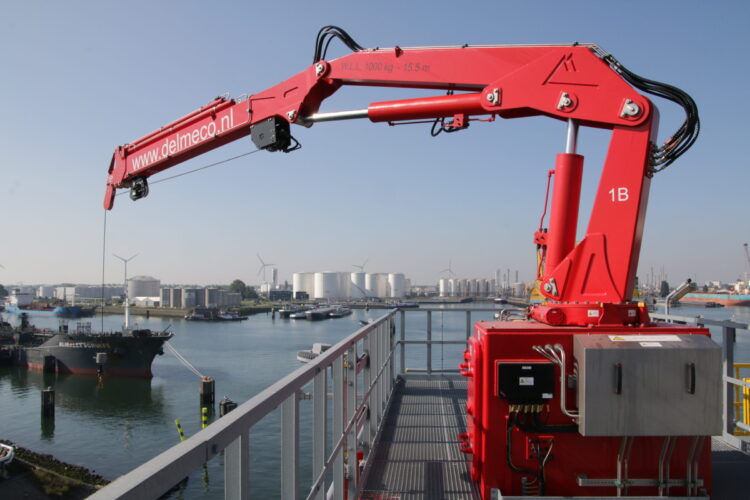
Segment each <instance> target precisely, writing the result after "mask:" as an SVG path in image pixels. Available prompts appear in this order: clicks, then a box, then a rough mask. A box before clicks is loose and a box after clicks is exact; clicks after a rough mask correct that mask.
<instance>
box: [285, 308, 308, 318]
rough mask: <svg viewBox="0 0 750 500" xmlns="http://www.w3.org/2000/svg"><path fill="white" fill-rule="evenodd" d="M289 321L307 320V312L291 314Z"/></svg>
mask: <svg viewBox="0 0 750 500" xmlns="http://www.w3.org/2000/svg"><path fill="white" fill-rule="evenodd" d="M289 319H307V310H304V311H299V312H295V313H291V314H289Z"/></svg>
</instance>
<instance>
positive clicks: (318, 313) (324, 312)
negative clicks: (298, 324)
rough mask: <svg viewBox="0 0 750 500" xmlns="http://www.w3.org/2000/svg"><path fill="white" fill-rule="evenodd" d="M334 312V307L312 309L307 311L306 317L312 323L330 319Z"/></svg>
mask: <svg viewBox="0 0 750 500" xmlns="http://www.w3.org/2000/svg"><path fill="white" fill-rule="evenodd" d="M333 310H334V308H333V307H318V308H317V309H310V310H309V311H306V312H305V317H306V318H307V319H308V320H310V321H318V320H321V319H328V318H330V317H331V316H330V314H331V312H332V311H333Z"/></svg>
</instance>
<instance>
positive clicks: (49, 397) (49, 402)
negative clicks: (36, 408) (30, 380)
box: [42, 387, 55, 418]
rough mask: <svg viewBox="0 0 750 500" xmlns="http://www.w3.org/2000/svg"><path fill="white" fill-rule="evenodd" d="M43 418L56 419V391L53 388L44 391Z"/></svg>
mask: <svg viewBox="0 0 750 500" xmlns="http://www.w3.org/2000/svg"><path fill="white" fill-rule="evenodd" d="M42 417H50V418H55V390H54V389H53V388H52V387H47V388H46V389H43V390H42Z"/></svg>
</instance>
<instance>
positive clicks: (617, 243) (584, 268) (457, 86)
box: [104, 46, 657, 325]
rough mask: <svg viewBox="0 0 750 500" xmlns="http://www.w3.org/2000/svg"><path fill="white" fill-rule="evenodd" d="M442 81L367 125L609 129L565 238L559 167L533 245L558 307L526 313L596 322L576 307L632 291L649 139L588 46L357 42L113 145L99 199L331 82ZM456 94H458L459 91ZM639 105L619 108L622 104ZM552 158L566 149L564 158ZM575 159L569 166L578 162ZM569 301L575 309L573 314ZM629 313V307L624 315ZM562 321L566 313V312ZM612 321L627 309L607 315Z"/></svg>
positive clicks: (312, 109) (318, 97) (294, 109)
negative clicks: (548, 120) (523, 121)
mask: <svg viewBox="0 0 750 500" xmlns="http://www.w3.org/2000/svg"><path fill="white" fill-rule="evenodd" d="M347 85H356V86H375V87H377V86H383V87H404V88H422V89H441V90H448V91H451V93H452V92H459V93H458V94H455V95H446V96H438V97H435V96H428V97H422V98H416V99H405V100H398V101H388V102H377V103H372V104H370V105H369V107H368V117H369V118H370V120H372V121H374V122H380V121H388V122H397V121H407V120H415V119H431V118H440V117H450V116H457V117H458V118H459V120H458V121H459V122H460V123H465V122H466V120H469V119H470V118H471V117H476V116H481V115H489V116H495V115H496V116H500V117H503V118H519V117H525V116H534V115H545V116H549V117H552V118H556V119H560V120H568V119H574V120H577V121H578V122H579V123H580V124H581V125H584V126H592V127H599V128H607V129H612V131H613V133H612V140H611V143H610V149H609V154H608V155H607V159H606V162H605V165H604V170H603V173H602V180H601V183H600V186H599V191H598V194H597V197H596V202H595V205H594V209H593V211H592V216H591V220H590V223H589V227H588V230H587V233H586V235H585V236H584V238H583V240H582V241H581V243H580V244H578V245H576V246H575V247H574V239H575V227H576V220H575V219H577V213H578V196H577V195H575V196H569V195H571V194H575V193H577V192H578V189H580V188H579V187H576V185H580V181H579V179H578V178H579V173H578V170H579V168H580V167H578V166H576V167H575V168H573V169H572V170H571V172H574V174H573V175H572V177H571V178H570V182H568V181H565V180H563V179H564V178H565V177H566V174H565V173H564V172H565V171H567V170H569V168H568V167H566V165H568V163H571V161H572V160H561V163H560V165H559V166H558V170H559V172H558V176H557V177H558V179H557V180H556V182H555V185H556V191H560V189H561V188H560V186H563V187H564V186H567V187H566V188H565V190H564V191H565V192H563V193H562V194H556V195H555V197H554V200H555V201H553V208H552V211H551V214H550V218H551V221H552V227H551V231H550V234H549V235H547V240H546V241H544V242H543V243H544V245H545V246H546V247H547V265H546V266H545V267H544V272H543V276H544V281H543V283H542V285H543V287H544V286H545V285H546V288H547V289H548V290H543V291H542V293H543V294H544V295H545V296H547V297H548V298H549V299H551V300H553V301H555V302H558V303H561V304H563V305H565V313H564V314H559V313H558V312H550V311H546V312H542V311H533V310H532V311H531V314H532V316H533V317H535V318H537V319H539V320H541V321H552V322H553V323H556V322H558V321H561V323H560V324H571V325H575V324H601V322H602V318H601V317H600V318H599V319H597V320H591V319H589V317H588V316H586V315H585V314H584V310H585V309H588V306H587V305H584V306H577V305H575V304H576V303H578V304H581V303H586V302H590V303H605V304H619V303H624V302H628V301H629V300H630V299H631V297H632V292H633V285H634V280H635V270H636V267H637V264H638V254H639V252H640V244H641V235H642V231H643V223H644V218H645V207H646V196H647V194H648V178H647V175H646V173H647V172H646V168H647V156H648V152H649V144H650V140H651V137H652V135H653V133H655V127H656V120H655V117H656V116H657V113H656V110H655V109H652V107H651V104H650V102H649V101H648V99H646V98H645V97H643V96H641V95H639V94H638V93H637V92H636V91H634V90H633V89H632V88H631V87H630V86H629V85H628V84H627V83H626V82H625V81H624V80H623V79H622V78H621V77H620V76H619V75H618V74H617V73H616V72H615V71H613V70H612V68H610V66H609V65H608V64H607V63H606V62H605V61H603V60H602V59H601V58H600V57H599V56H598V55H597V54H595V53H594V52H593V50H592V49H591V48H589V47H585V46H570V47H565V46H548V47H544V46H534V47H461V48H458V47H453V48H411V49H402V48H399V47H395V48H392V49H375V50H363V51H359V52H355V53H352V54H350V55H347V56H344V57H341V58H339V59H335V60H333V61H330V62H327V61H320V62H319V63H316V64H314V65H312V66H310V67H309V68H307V69H305V70H304V71H302V72H300V73H298V74H297V75H294V76H292V77H291V78H289V79H288V80H286V81H284V82H282V83H280V84H278V85H275V86H274V87H271V88H269V89H267V90H265V91H262V92H260V93H257V94H254V95H252V96H251V97H249V98H248V99H246V100H244V101H239V102H238V101H234V100H231V99H224V98H217V99H215V100H214V101H212V102H211V103H209V104H208V105H206V106H204V107H202V108H200V109H198V110H196V111H194V112H192V113H190V114H189V115H187V116H185V117H183V118H181V119H179V120H176V121H174V122H172V123H170V124H168V125H166V126H165V127H162V128H161V129H159V130H157V131H155V132H153V133H151V134H149V135H147V136H145V137H143V138H142V139H139V140H137V141H134V142H132V143H130V144H126V145H124V146H120V147H118V148H117V149H116V151H115V153H114V155H113V157H112V161H111V163H110V168H109V177H108V179H107V191H106V194H105V200H104V206H105V208H106V209H111V208H112V206H113V203H114V195H115V190H116V189H117V188H122V187H129V186H131V184H132V183H133V181H134V180H137V179H139V178H147V177H149V176H151V175H153V174H155V173H158V172H160V171H163V170H165V169H167V168H170V167H172V166H174V165H177V164H179V163H181V162H183V161H185V160H187V159H190V158H193V157H195V156H197V155H200V154H202V153H204V152H206V151H209V150H211V149H214V148H217V147H219V146H222V145H224V144H226V143H228V142H231V141H234V140H237V139H239V138H242V137H245V136H247V135H248V134H250V132H251V130H252V127H253V126H254V125H255V124H257V123H259V122H262V121H265V120H267V119H268V118H270V117H274V116H276V117H281V118H282V119H284V120H286V121H288V122H290V123H299V124H304V125H308V126H309V123H307V122H306V121H305V117H307V116H310V115H312V114H313V113H316V112H317V111H318V110H319V108H320V105H321V103H322V101H323V100H324V99H326V98H327V97H328V96H330V95H331V94H333V93H334V92H336V91H337V90H338V89H340V88H341V87H342V86H347ZM460 92H465V93H460ZM628 100H629V101H632V102H634V103H636V104H637V105H638V106H639V109H640V112H639V113H638V114H636V115H635V116H622V109H623V105H624V103H625V102H627V101H628ZM563 158H566V157H565V156H563ZM577 161H578V160H576V161H575V162H572V163H571V165H578V163H577ZM576 307H579V308H581V310H579V311H572V310H571V309H572V308H573V309H574V308H576ZM628 314H632V313H628ZM608 317H609V316H608ZM572 318H576V319H575V320H574V319H572ZM611 319H612V321H613V322H614V323H615V324H623V323H628V322H629V321H628V317H625V316H623V317H612V318H611Z"/></svg>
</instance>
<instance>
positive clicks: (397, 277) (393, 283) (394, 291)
mask: <svg viewBox="0 0 750 500" xmlns="http://www.w3.org/2000/svg"><path fill="white" fill-rule="evenodd" d="M405 286H406V278H405V277H404V275H403V274H402V273H389V274H388V288H389V291H390V294H389V297H390V298H392V299H402V298H404V296H405V295H406V289H405Z"/></svg>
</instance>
